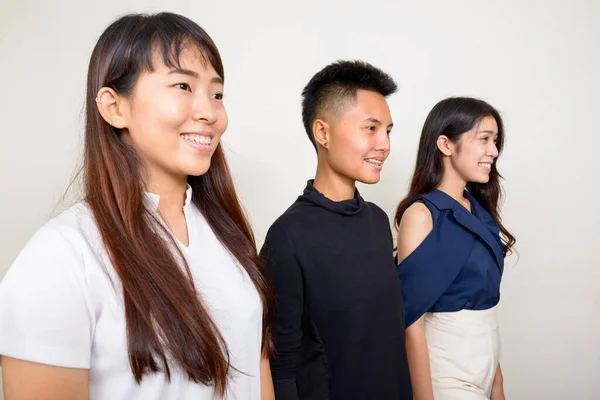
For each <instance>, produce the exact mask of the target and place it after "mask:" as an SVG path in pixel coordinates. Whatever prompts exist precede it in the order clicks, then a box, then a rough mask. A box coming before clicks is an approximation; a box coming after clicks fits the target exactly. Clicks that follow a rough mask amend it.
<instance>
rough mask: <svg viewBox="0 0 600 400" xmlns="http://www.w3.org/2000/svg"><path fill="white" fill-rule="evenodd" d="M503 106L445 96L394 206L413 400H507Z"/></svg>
mask: <svg viewBox="0 0 600 400" xmlns="http://www.w3.org/2000/svg"><path fill="white" fill-rule="evenodd" d="M503 144H504V126H503V123H502V119H501V118H500V114H499V113H498V111H496V110H495V109H494V108H493V107H492V106H490V105H489V104H487V103H486V102H484V101H481V100H478V99H473V98H464V97H459V98H448V99H445V100H442V101H441V102H439V103H438V104H437V105H436V106H435V107H434V108H433V109H432V110H431V112H430V113H429V116H428V117H427V119H426V121H425V125H424V126H423V131H422V133H421V139H420V143H419V150H418V154H417V163H416V167H415V172H414V175H413V178H412V182H411V185H410V192H409V193H408V195H407V196H406V197H405V198H404V200H402V201H401V202H400V205H399V206H398V209H397V212H396V218H395V220H396V225H397V226H398V261H399V265H398V275H399V277H400V281H401V284H402V293H403V301H404V309H405V318H406V326H407V330H406V339H407V346H406V347H407V353H408V360H409V364H410V372H411V380H412V384H413V390H414V394H415V399H417V400H423V399H433V398H435V399H436V400H440V399H442V400H448V399H456V400H459V399H460V400H470V399H473V400H475V399H477V400H478V399H486V398H490V396H491V398H492V399H493V400H496V399H503V398H504V391H503V384H502V373H501V370H500V365H499V350H500V341H499V334H498V325H497V317H496V313H497V311H496V310H497V307H496V305H497V304H498V301H499V300H500V280H501V277H502V271H503V269H504V257H505V256H506V254H507V253H508V252H509V251H510V250H511V248H512V246H513V245H514V243H515V239H514V237H513V236H512V235H511V234H510V232H509V231H508V230H506V228H505V227H504V226H503V225H502V222H501V218H500V197H501V186H500V174H499V173H498V169H497V162H496V160H497V157H498V155H499V154H500V152H501V151H502V147H503Z"/></svg>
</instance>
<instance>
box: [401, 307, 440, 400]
mask: <svg viewBox="0 0 600 400" xmlns="http://www.w3.org/2000/svg"><path fill="white" fill-rule="evenodd" d="M406 355H407V357H408V364H409V366H410V382H411V384H412V387H413V392H414V396H415V400H433V388H432V386H431V369H430V367H429V350H428V349H427V340H426V339H425V327H424V325H423V317H420V318H419V319H418V320H417V321H415V323H413V324H412V325H411V326H409V327H408V328H406Z"/></svg>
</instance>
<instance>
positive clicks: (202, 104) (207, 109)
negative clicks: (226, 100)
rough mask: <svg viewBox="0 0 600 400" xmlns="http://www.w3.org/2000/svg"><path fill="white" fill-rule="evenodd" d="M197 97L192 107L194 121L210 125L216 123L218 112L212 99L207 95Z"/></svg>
mask: <svg viewBox="0 0 600 400" xmlns="http://www.w3.org/2000/svg"><path fill="white" fill-rule="evenodd" d="M196 97H197V98H196V99H194V104H193V109H192V118H193V119H194V121H202V122H204V123H206V124H209V125H210V124H214V123H215V122H216V121H217V113H216V111H215V107H214V105H213V104H212V101H211V99H210V98H208V97H207V96H205V95H200V96H196Z"/></svg>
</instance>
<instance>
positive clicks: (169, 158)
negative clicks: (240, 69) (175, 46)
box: [98, 46, 227, 178]
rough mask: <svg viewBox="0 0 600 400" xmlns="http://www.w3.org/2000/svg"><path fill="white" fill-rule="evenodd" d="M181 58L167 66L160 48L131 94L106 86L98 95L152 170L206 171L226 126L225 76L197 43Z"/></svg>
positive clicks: (171, 173)
mask: <svg viewBox="0 0 600 400" xmlns="http://www.w3.org/2000/svg"><path fill="white" fill-rule="evenodd" d="M179 64H180V67H181V68H169V67H168V66H167V65H165V63H164V61H163V59H162V55H161V53H160V52H158V51H156V52H155V54H154V57H153V67H154V68H153V69H154V71H152V72H143V73H142V74H141V75H140V77H139V78H138V80H137V82H136V84H135V86H134V88H133V90H132V92H131V94H130V95H128V96H127V97H119V95H117V94H114V93H111V92H110V89H107V88H102V89H101V90H100V92H99V95H98V99H99V101H100V102H102V104H103V105H104V104H105V102H107V103H108V105H112V108H113V109H112V110H108V112H107V113H106V114H108V115H104V113H103V116H104V118H105V119H107V120H108V121H107V122H110V123H111V124H112V125H113V126H114V127H116V128H119V129H120V131H121V138H122V140H123V141H125V142H126V143H128V144H129V145H131V146H132V147H133V148H134V149H135V150H136V152H137V154H138V156H139V157H140V158H141V160H142V161H143V163H144V167H145V168H146V170H147V171H148V172H149V174H150V175H151V176H156V175H160V176H171V177H176V178H183V177H187V176H188V175H193V176H199V175H202V174H204V173H206V171H208V169H209V167H210V162H211V157H212V155H213V153H214V152H215V150H216V148H217V146H218V145H219V142H220V139H221V136H222V135H223V133H224V132H225V130H226V128H227V113H226V111H225V107H224V105H223V80H222V79H221V77H220V76H219V75H218V74H217V72H216V71H215V70H214V68H213V67H212V66H211V65H210V63H209V62H208V61H207V60H206V58H205V57H204V56H203V54H202V53H201V52H200V50H199V49H197V48H194V47H193V46H189V47H187V48H185V49H184V50H183V51H182V52H181V54H180V57H179ZM111 97H114V98H115V99H114V100H113V99H111ZM106 107H107V105H104V106H103V108H106Z"/></svg>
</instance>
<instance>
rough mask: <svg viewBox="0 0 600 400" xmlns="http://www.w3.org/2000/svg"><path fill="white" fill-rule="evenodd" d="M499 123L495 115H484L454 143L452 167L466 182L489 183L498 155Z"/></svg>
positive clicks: (451, 159)
mask: <svg viewBox="0 0 600 400" xmlns="http://www.w3.org/2000/svg"><path fill="white" fill-rule="evenodd" d="M497 139H498V124H497V123H496V120H495V119H494V118H493V117H484V118H482V119H481V121H480V122H479V123H478V124H476V125H475V127H474V128H473V129H471V130H470V131H467V132H465V133H463V134H462V135H461V136H460V139H459V140H458V142H457V143H455V144H452V146H453V151H452V155H451V156H450V163H449V164H450V167H451V168H452V169H453V170H454V171H455V172H456V173H457V175H458V176H460V177H461V178H462V179H463V180H464V181H465V182H473V183H487V182H488V181H489V179H490V172H491V170H492V164H493V163H494V160H495V159H496V158H497V157H498V148H497V146H496V142H497Z"/></svg>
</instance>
